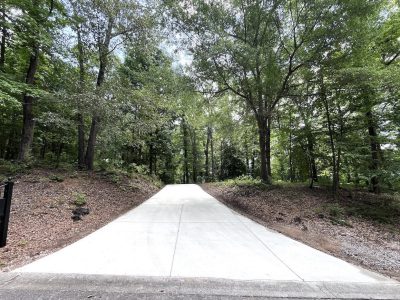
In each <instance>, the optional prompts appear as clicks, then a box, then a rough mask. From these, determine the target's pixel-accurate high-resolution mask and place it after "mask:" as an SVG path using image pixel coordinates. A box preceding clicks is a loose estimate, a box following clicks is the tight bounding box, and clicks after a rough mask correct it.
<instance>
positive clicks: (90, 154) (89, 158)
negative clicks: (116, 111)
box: [85, 116, 99, 170]
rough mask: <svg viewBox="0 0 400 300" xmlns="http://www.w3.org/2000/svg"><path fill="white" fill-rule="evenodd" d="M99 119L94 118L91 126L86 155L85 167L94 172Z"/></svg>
mask: <svg viewBox="0 0 400 300" xmlns="http://www.w3.org/2000/svg"><path fill="white" fill-rule="evenodd" d="M98 122H99V121H98V117H96V116H93V118H92V125H91V126H90V133H89V140H88V144H87V149H86V155H85V165H86V168H87V169H88V170H93V164H94V150H95V145H96V137H97V131H98Z"/></svg>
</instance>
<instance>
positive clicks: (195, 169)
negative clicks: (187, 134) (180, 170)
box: [192, 128, 197, 183]
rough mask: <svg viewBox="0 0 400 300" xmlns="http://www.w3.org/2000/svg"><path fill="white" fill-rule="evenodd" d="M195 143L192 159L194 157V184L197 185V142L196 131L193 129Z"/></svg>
mask: <svg viewBox="0 0 400 300" xmlns="http://www.w3.org/2000/svg"><path fill="white" fill-rule="evenodd" d="M192 132H193V141H192V157H193V165H192V169H193V174H192V175H193V183H197V140H196V130H195V129H194V128H193V131H192Z"/></svg>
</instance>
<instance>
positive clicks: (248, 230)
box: [15, 185, 393, 283]
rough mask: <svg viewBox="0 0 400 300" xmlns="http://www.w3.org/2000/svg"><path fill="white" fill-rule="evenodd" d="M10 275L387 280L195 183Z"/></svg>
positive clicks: (170, 189) (171, 188)
mask: <svg viewBox="0 0 400 300" xmlns="http://www.w3.org/2000/svg"><path fill="white" fill-rule="evenodd" d="M15 272H23V273H24V272H30V273H32V272H34V273H64V274H65V273H69V274H72V273H74V274H98V275H129V276H161V277H185V278H223V279H236V280H278V281H290V282H293V281H299V282H303V281H309V282H344V283H346V282H347V283H390V282H393V281H391V280H390V279H388V278H385V277H383V276H381V275H379V274H376V273H373V272H370V271H367V270H365V269H362V268H359V267H357V266H354V265H351V264H349V263H347V262H345V261H343V260H340V259H338V258H335V257H333V256H330V255H327V254H325V253H322V252H320V251H318V250H315V249H313V248H311V247H308V246H306V245H304V244H302V243H299V242H297V241H295V240H292V239H290V238H288V237H286V236H284V235H282V234H279V233H277V232H275V231H272V230H269V229H267V228H265V227H263V226H261V225H259V224H257V223H255V222H253V221H251V220H249V219H248V218H245V217H243V216H241V215H239V214H237V213H235V212H233V211H232V210H230V209H229V208H227V207H226V206H224V205H223V204H221V203H220V202H218V201H217V200H215V199H214V198H213V197H211V196H210V195H209V194H207V193H206V192H204V191H203V190H202V189H201V188H200V187H199V186H197V185H168V186H166V187H165V188H164V189H162V190H161V191H160V192H159V193H157V194H156V195H154V196H153V197H152V198H150V199H149V200H147V201H146V202H144V203H143V204H142V205H140V206H138V207H137V208H135V209H133V210H131V211H129V212H128V213H126V214H125V215H123V216H121V217H119V218H118V219H116V220H115V221H113V222H111V223H109V224H108V225H106V226H104V227H103V228H101V229H100V230H97V231H96V232H94V233H92V234H90V235H89V236H87V237H85V238H83V239H81V240H79V241H78V242H76V243H74V244H72V245H70V246H67V247H65V248H63V249H61V250H60V251H58V252H55V253H53V254H51V255H49V256H46V257H44V258H41V259H39V260H37V261H35V262H33V263H31V264H29V265H26V266H24V267H22V268H19V269H17V270H15Z"/></svg>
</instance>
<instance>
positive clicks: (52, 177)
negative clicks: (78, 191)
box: [49, 174, 65, 182]
mask: <svg viewBox="0 0 400 300" xmlns="http://www.w3.org/2000/svg"><path fill="white" fill-rule="evenodd" d="M49 178H50V180H51V181H56V182H63V181H64V179H65V178H64V176H61V175H57V174H52V175H50V177H49Z"/></svg>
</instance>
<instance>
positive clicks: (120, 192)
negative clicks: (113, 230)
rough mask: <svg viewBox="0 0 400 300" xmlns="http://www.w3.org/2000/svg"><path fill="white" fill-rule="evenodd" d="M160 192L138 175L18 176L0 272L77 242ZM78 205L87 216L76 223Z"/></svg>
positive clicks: (51, 172)
mask: <svg viewBox="0 0 400 300" xmlns="http://www.w3.org/2000/svg"><path fill="white" fill-rule="evenodd" d="M158 190H159V188H158V187H157V186H156V185H155V184H154V183H152V182H151V180H149V179H146V178H145V177H142V176H139V175H136V176H133V177H132V178H131V177H127V176H122V175H117V174H109V173H87V172H74V173H66V172H65V171H64V172H63V171H60V170H58V171H57V170H43V169H41V170H33V171H31V172H30V173H29V174H25V175H22V176H20V177H19V178H17V179H16V181H15V185H14V193H13V199H12V205H11V215H10V223H9V231H8V240H7V246H6V247H4V248H1V249H0V268H1V270H2V271H9V270H12V269H14V268H16V267H19V266H21V265H24V264H26V263H29V262H31V261H33V260H35V259H37V258H39V257H41V256H44V255H47V254H49V253H51V252H54V251H56V250H58V249H59V248H62V247H64V246H66V245H68V244H71V243H73V242H75V241H77V240H78V239H80V238H82V237H84V236H86V235H88V234H90V233H92V232H93V231H95V230H97V229H98V228H100V227H102V226H104V225H105V224H107V223H109V222H110V221H112V220H113V219H115V218H116V217H118V216H119V215H121V214H123V213H124V212H126V211H128V210H130V209H132V208H134V207H135V206H137V205H139V204H141V203H142V202H143V201H145V200H146V199H148V198H149V197H150V196H151V195H152V194H154V193H155V192H157V191H158ZM77 201H78V202H79V201H80V202H81V203H80V204H83V205H82V207H84V208H89V211H90V212H89V214H88V215H85V216H82V219H81V220H78V221H74V220H73V219H72V210H74V209H76V208H77V207H78V206H77V205H76V202H77ZM82 202H84V203H82Z"/></svg>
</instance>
